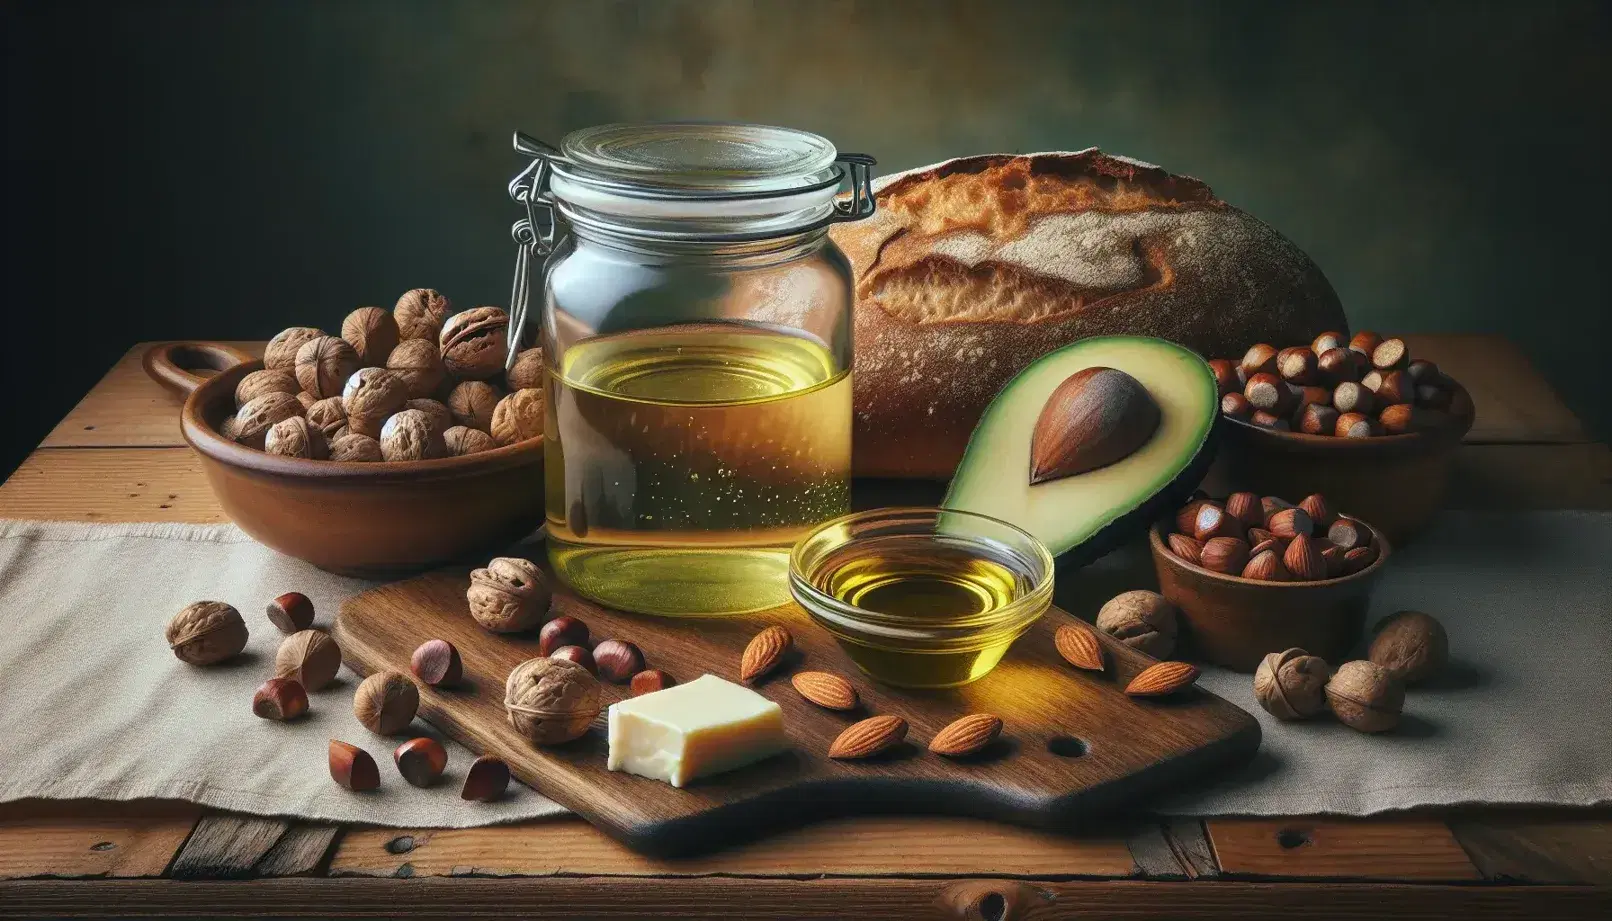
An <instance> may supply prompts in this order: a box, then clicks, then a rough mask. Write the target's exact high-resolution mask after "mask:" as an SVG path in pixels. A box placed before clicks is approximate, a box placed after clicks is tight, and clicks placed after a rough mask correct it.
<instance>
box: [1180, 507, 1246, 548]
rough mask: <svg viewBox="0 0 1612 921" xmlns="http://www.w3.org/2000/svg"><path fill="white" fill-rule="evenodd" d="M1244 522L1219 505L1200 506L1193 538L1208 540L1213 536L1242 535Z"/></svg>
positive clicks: (1193, 529) (1194, 522)
mask: <svg viewBox="0 0 1612 921" xmlns="http://www.w3.org/2000/svg"><path fill="white" fill-rule="evenodd" d="M1242 536H1243V523H1242V522H1241V521H1238V520H1237V519H1236V518H1234V517H1232V514H1231V513H1230V512H1228V511H1226V510H1225V509H1223V508H1221V507H1220V506H1218V505H1202V506H1199V507H1198V517H1197V518H1195V519H1193V522H1192V538H1193V540H1197V541H1206V540H1208V539H1209V538H1211V537H1242Z"/></svg>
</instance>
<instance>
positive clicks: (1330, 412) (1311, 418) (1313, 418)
mask: <svg viewBox="0 0 1612 921" xmlns="http://www.w3.org/2000/svg"><path fill="white" fill-rule="evenodd" d="M1337 427H1338V411H1337V410H1335V409H1333V408H1332V407H1330V406H1323V405H1322V404H1320V403H1310V404H1308V405H1306V406H1305V407H1304V408H1303V409H1302V410H1300V411H1299V416H1298V430H1299V431H1301V432H1303V433H1304V434H1306V435H1326V436H1329V437H1330V436H1331V435H1332V433H1333V432H1334V431H1335V430H1336V429H1337Z"/></svg>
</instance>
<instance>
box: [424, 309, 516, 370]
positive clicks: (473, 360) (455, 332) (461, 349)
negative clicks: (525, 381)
mask: <svg viewBox="0 0 1612 921" xmlns="http://www.w3.org/2000/svg"><path fill="white" fill-rule="evenodd" d="M508 343H509V315H508V314H506V313H504V311H503V309H502V308H499V307H473V308H471V309H470V310H466V311H464V312H463V313H456V314H454V315H453V316H451V317H449V318H448V319H447V321H446V322H444V323H443V324H442V332H441V334H439V335H438V337H437V345H438V346H439V347H440V348H441V349H442V365H443V367H445V368H447V369H448V373H450V374H452V375H454V376H455V377H461V378H467V379H470V380H485V379H487V378H489V377H492V376H494V375H496V374H498V373H500V372H502V371H503V370H504V357H505V353H506V351H507V348H508Z"/></svg>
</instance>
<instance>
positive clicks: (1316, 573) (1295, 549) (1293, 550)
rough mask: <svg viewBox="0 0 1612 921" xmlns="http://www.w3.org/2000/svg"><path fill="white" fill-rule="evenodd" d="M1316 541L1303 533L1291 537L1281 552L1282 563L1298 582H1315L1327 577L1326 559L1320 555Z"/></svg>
mask: <svg viewBox="0 0 1612 921" xmlns="http://www.w3.org/2000/svg"><path fill="white" fill-rule="evenodd" d="M1317 543H1318V542H1317V541H1316V540H1315V539H1314V538H1312V537H1306V536H1305V535H1303V534H1300V535H1299V536H1297V537H1295V538H1293V540H1292V541H1291V542H1289V543H1288V545H1287V550H1285V551H1283V553H1282V565H1283V566H1286V567H1287V571H1288V572H1290V573H1292V574H1293V578H1295V579H1297V580H1298V581H1300V582H1315V581H1318V580H1320V579H1325V578H1326V577H1327V561H1326V559H1325V558H1324V557H1322V556H1321V549H1320V548H1319V547H1318V546H1316V544H1317Z"/></svg>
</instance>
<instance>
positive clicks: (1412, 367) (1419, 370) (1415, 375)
mask: <svg viewBox="0 0 1612 921" xmlns="http://www.w3.org/2000/svg"><path fill="white" fill-rule="evenodd" d="M1405 373H1406V374H1407V375H1409V376H1410V379H1411V380H1413V381H1415V382H1416V384H1417V385H1418V386H1420V385H1422V384H1429V385H1433V386H1437V385H1439V384H1440V383H1442V382H1443V380H1444V374H1443V372H1441V371H1439V369H1438V365H1435V364H1433V363H1432V362H1431V361H1428V360H1427V359H1425V358H1416V359H1413V360H1411V361H1410V362H1409V363H1408V364H1406V365H1405Z"/></svg>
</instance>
